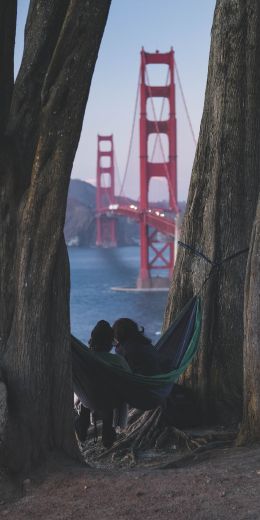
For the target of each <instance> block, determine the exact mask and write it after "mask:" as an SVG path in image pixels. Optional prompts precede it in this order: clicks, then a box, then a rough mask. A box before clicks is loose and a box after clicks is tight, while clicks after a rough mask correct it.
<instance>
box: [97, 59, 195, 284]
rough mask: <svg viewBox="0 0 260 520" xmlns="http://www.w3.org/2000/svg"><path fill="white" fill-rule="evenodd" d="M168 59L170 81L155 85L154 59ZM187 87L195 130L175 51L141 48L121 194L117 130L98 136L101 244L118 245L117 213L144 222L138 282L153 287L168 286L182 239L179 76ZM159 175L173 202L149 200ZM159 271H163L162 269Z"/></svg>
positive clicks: (158, 61)
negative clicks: (134, 177) (136, 190)
mask: <svg viewBox="0 0 260 520" xmlns="http://www.w3.org/2000/svg"><path fill="white" fill-rule="evenodd" d="M151 64H152V65H166V66H167V78H166V84H165V85H151V82H150V80H149V75H148V66H149V65H151ZM175 71H176V73H177V79H178V81H179V85H180V88H181V95H182V98H183V102H184V107H185V110H186V114H187V117H188V122H189V125H190V129H191V131H192V136H193V139H194V141H195V137H194V133H193V130H192V126H191V122H190V118H189V114H188V111H187V105H186V102H185V98H184V95H183V90H182V87H181V83H180V79H179V75H178V69H177V68H176V63H175V58H174V51H173V49H171V50H170V52H166V53H160V52H159V51H156V52H155V53H148V52H145V50H144V49H142V51H141V66H140V74H139V80H138V91H137V97H136V103H135V111H134V112H135V114H134V120H133V126H132V131H131V139H130V146H129V152H128V157H127V165H126V169H125V173H124V178H123V181H122V184H121V188H120V191H119V194H118V195H116V194H115V150H114V142H113V135H98V142H97V182H96V186H97V191H96V222H97V226H96V230H97V231H96V245H97V246H98V247H116V245H117V233H116V220H117V216H124V217H128V218H130V219H134V220H136V221H138V222H139V226H140V271H139V276H138V280H137V288H139V289H152V288H161V287H168V286H169V281H170V278H171V276H172V272H173V268H174V261H175V253H176V244H177V231H178V230H177V221H178V214H179V208H178V202H177V126H176V102H175V78H174V72H175ZM139 96H140V119H139V152H140V153H139V172H140V198H139V201H138V202H136V203H134V202H133V201H132V200H130V199H128V198H127V197H123V196H122V195H123V189H124V185H125V181H126V175H127V172H128V166H129V157H130V150H131V147H132V142H133V128H134V123H135V119H136V113H137V101H138V98H139ZM155 98H162V100H163V101H162V107H161V112H160V116H159V118H157V115H156V110H155V103H154V99H155ZM148 101H149V102H150V106H151V108H152V117H151V116H149V117H148V115H147V104H148ZM165 101H167V102H168V107H169V114H168V116H167V118H166V119H165V118H163V107H164V103H165ZM152 134H154V135H155V139H154V146H153V150H152V153H150V154H149V153H148V141H149V137H150V136H151V135H152ZM163 135H164V136H166V139H167V152H166V151H165V146H163V141H162V136H163ZM156 147H157V149H159V150H160V160H159V161H156V160H155V150H156ZM153 178H163V179H165V180H166V184H167V190H168V200H169V202H168V206H167V208H165V207H159V206H157V207H155V206H154V204H151V203H150V201H149V184H150V182H151V179H153ZM156 273H159V275H158V274H156Z"/></svg>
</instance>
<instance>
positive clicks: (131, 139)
mask: <svg viewBox="0 0 260 520" xmlns="http://www.w3.org/2000/svg"><path fill="white" fill-rule="evenodd" d="M140 79H141V71H140V70H139V75H138V82H137V89H136V96H135V106H134V117H133V121H132V127H131V136H130V143H129V148H128V153H127V159H126V165H125V170H124V175H123V179H122V183H121V189H120V192H119V197H121V196H122V193H123V191H124V185H125V181H126V176H127V172H128V167H129V162H130V156H131V151H132V146H133V139H134V128H135V120H136V114H137V107H138V100H139V90H140V88H139V85H140Z"/></svg>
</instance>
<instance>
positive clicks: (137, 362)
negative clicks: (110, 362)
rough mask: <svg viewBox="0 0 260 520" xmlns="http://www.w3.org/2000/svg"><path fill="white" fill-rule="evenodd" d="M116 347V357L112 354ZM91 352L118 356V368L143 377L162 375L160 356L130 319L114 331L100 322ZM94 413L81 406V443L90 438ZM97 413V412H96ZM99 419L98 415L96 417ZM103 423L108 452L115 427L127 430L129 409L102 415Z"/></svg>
mask: <svg viewBox="0 0 260 520" xmlns="http://www.w3.org/2000/svg"><path fill="white" fill-rule="evenodd" d="M113 347H115V352H116V353H115V354H112V353H111V350H112V349H113ZM89 348H90V349H91V350H92V351H93V352H94V353H95V355H97V356H99V355H100V356H104V354H105V355H109V356H115V358H114V360H116V361H117V364H118V366H120V367H121V368H123V369H124V370H127V371H131V372H133V373H136V374H142V375H147V376H148V375H149V376H150V375H155V374H158V373H159V372H160V362H159V356H158V352H157V351H156V350H155V348H154V346H153V345H152V342H151V341H150V339H148V338H147V337H146V336H145V335H144V329H143V328H139V326H138V325H137V323H136V322H135V321H133V320H131V319H129V318H120V319H119V320H117V321H116V322H115V323H114V325H113V326H112V327H111V326H110V324H109V323H108V322H107V321H104V320H101V321H99V322H98V323H97V324H96V326H95V327H94V329H93V330H92V332H91V338H90V340H89ZM90 412H91V410H88V409H87V408H85V407H83V405H81V424H80V428H77V427H76V431H77V434H78V437H79V439H80V440H84V439H85V438H86V434H87V429H88V426H89V424H90ZM95 412H96V411H95ZM94 416H95V414H94ZM101 417H102V420H103V427H102V442H103V445H104V446H105V447H106V448H109V447H110V446H112V444H113V442H114V440H115V437H116V433H115V428H114V427H115V426H121V427H122V426H126V423H127V405H126V404H125V405H122V407H121V409H117V410H109V411H101Z"/></svg>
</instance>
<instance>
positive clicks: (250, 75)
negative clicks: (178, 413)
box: [164, 0, 260, 424]
mask: <svg viewBox="0 0 260 520" xmlns="http://www.w3.org/2000/svg"><path fill="white" fill-rule="evenodd" d="M259 135H260V4H259V2H258V0H218V1H217V4H216V8H215V14H214V20H213V27H212V40H211V49H210V57H209V69H208V80H207V87H206V94H205V103H204V111H203V117H202V122H201V128H200V136H199V141H198V146H197V151H196V157H195V161H194V166H193V171H192V178H191V184H190V190H189V197H188V202H187V209H186V214H185V218H184V222H183V226H182V233H181V240H182V241H183V242H184V243H187V244H189V245H191V246H192V247H194V248H196V249H197V250H201V251H203V253H204V254H205V255H206V256H207V257H209V258H210V259H212V260H213V261H214V262H220V261H222V260H223V259H225V258H226V257H228V256H229V255H231V254H233V253H235V252H237V251H239V250H242V249H244V248H246V247H248V246H249V242H250V236H251V230H252V225H253V221H254V216H255V211H256V204H257V197H258V192H259V180H260V177H259V169H260V139H259ZM246 261H247V254H241V255H239V256H237V257H236V258H234V259H233V260H230V261H229V262H227V263H225V264H223V266H222V267H221V268H220V269H215V274H212V276H211V277H210V278H209V280H208V282H207V283H206V284H205V288H204V289H203V291H202V305H203V323H202V332H201V339H200V348H199V353H198V356H197V359H196V360H195V361H194V363H193V364H192V366H191V367H190V368H189V369H188V370H187V371H186V373H185V375H184V377H183V381H184V383H185V384H188V385H190V386H191V387H192V388H193V389H194V391H195V392H196V394H197V395H198V397H199V399H200V402H201V405H202V409H203V415H204V420H205V421H214V422H220V423H222V424H224V423H231V422H233V421H235V422H237V421H238V420H239V419H240V418H241V411H242V390H243V370H242V364H243V361H242V346H243V291H244V280H245V270H246ZM210 269H211V266H210V264H208V263H207V262H205V261H204V260H203V259H201V258H199V257H196V256H194V255H193V254H192V253H191V252H190V251H188V250H186V249H183V248H181V247H180V248H179V251H178V256H177V262H176V266H175V272H174V277H173V283H172V286H171V289H170V293H169V299H168V304H167V308H166V313H165V322H164V327H166V326H167V325H168V324H169V323H170V322H171V321H172V319H173V317H174V315H175V314H176V313H177V312H178V311H179V310H180V309H181V308H182V307H183V306H184V304H185V303H186V302H187V300H188V299H189V298H190V297H191V296H192V295H193V294H195V293H197V292H198V291H199V290H200V288H201V286H202V282H203V280H205V278H206V277H207V275H208V274H209V271H210Z"/></svg>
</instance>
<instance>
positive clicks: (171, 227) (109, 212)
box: [97, 204, 176, 237]
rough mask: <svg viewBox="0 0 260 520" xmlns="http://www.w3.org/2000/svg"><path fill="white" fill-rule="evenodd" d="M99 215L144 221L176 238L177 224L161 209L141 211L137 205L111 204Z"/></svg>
mask: <svg viewBox="0 0 260 520" xmlns="http://www.w3.org/2000/svg"><path fill="white" fill-rule="evenodd" d="M97 214H98V215H106V216H111V217H112V216H113V215H122V216H123V217H128V218H131V219H133V220H137V221H139V222H140V221H141V220H143V221H144V222H145V223H146V224H147V225H148V226H151V227H153V228H155V229H157V230H158V231H160V232H161V233H164V234H165V235H168V236H172V237H174V236H175V228H176V224H175V221H174V220H171V219H169V218H168V217H167V216H166V213H164V211H163V210H159V209H148V210H146V211H141V210H140V209H139V208H138V206H135V204H129V205H120V204H110V205H109V206H108V207H104V208H100V210H99V211H98V212H97Z"/></svg>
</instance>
